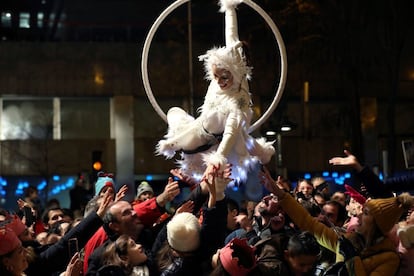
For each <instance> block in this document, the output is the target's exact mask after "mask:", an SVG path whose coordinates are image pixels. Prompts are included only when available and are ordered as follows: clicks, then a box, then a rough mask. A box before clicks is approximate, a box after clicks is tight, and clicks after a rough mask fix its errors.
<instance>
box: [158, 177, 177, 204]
mask: <svg viewBox="0 0 414 276" xmlns="http://www.w3.org/2000/svg"><path fill="white" fill-rule="evenodd" d="M179 194H180V187H179V185H178V181H174V180H173V178H172V177H169V178H168V183H167V185H165V188H164V191H163V192H162V193H161V194H160V195H158V196H157V198H156V201H157V203H158V205H159V206H161V207H164V206H165V204H167V202H170V201H173V199H174V198H175V197H176V196H177V195H179Z"/></svg>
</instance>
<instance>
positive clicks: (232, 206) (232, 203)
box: [226, 197, 240, 213]
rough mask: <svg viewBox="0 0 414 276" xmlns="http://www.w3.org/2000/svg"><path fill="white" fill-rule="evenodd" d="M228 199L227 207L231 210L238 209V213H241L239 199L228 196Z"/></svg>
mask: <svg viewBox="0 0 414 276" xmlns="http://www.w3.org/2000/svg"><path fill="white" fill-rule="evenodd" d="M226 200H227V209H228V210H229V211H232V210H237V213H239V211H240V208H239V204H238V203H237V201H235V200H234V199H232V198H229V197H226Z"/></svg>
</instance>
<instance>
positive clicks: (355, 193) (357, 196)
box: [345, 184, 367, 205]
mask: <svg viewBox="0 0 414 276" xmlns="http://www.w3.org/2000/svg"><path fill="white" fill-rule="evenodd" d="M345 189H346V192H345V194H347V195H349V196H350V197H352V198H353V199H354V200H355V201H356V202H358V203H359V204H361V205H364V203H365V201H367V199H366V198H365V197H364V196H363V195H361V194H360V193H358V191H357V190H355V189H354V188H352V187H351V186H349V185H347V184H345Z"/></svg>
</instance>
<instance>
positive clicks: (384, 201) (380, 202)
mask: <svg viewBox="0 0 414 276" xmlns="http://www.w3.org/2000/svg"><path fill="white" fill-rule="evenodd" d="M413 203H414V199H413V197H412V196H411V195H410V194H409V193H402V194H400V195H399V196H397V197H390V198H380V199H371V200H368V201H367V202H366V203H365V206H366V207H368V209H369V213H370V214H371V215H372V216H373V217H374V221H375V224H376V225H377V226H378V228H379V229H380V231H381V232H382V234H384V235H386V234H387V233H388V232H389V231H390V230H391V229H392V227H393V226H394V224H396V223H397V222H398V221H399V220H400V218H401V216H402V214H403V213H404V211H407V210H408V209H409V208H410V207H411V206H412V205H413Z"/></svg>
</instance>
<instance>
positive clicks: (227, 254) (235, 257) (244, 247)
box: [219, 238, 257, 276]
mask: <svg viewBox="0 0 414 276" xmlns="http://www.w3.org/2000/svg"><path fill="white" fill-rule="evenodd" d="M219 258H220V262H221V264H222V265H223V267H224V269H225V270H226V271H227V272H228V273H229V274H230V275H239V276H245V275H248V274H249V272H250V271H251V270H252V269H253V268H254V267H255V266H256V261H257V260H256V256H255V248H254V247H252V246H250V245H249V244H248V243H247V239H239V238H234V239H232V240H231V241H230V242H229V243H227V244H226V246H225V247H223V248H222V249H221V250H220V255H219ZM240 260H245V262H246V263H245V264H241V263H240Z"/></svg>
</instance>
